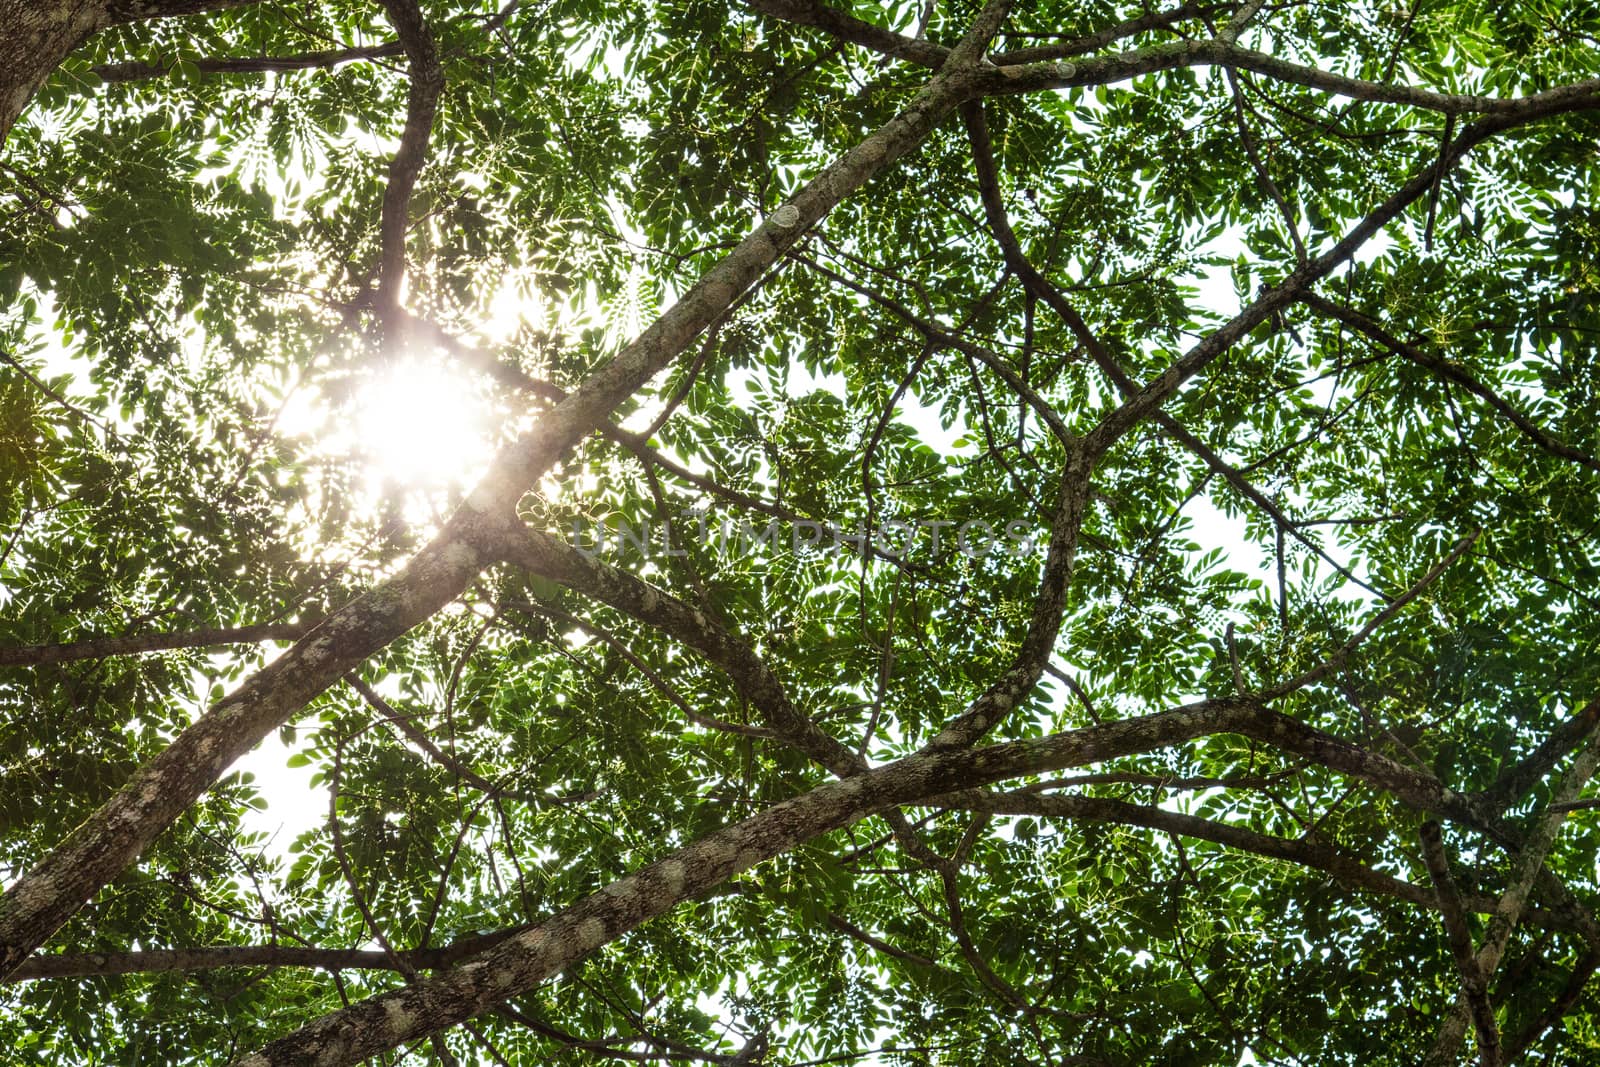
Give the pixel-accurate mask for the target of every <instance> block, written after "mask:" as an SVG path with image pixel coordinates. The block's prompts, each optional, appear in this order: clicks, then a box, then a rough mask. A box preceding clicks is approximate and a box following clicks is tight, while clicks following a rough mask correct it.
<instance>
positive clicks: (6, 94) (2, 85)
mask: <svg viewBox="0 0 1600 1067" xmlns="http://www.w3.org/2000/svg"><path fill="white" fill-rule="evenodd" d="M253 2H255V0H0V145H4V144H5V140H6V135H7V134H9V133H10V132H11V127H12V126H14V125H16V121H17V118H18V116H20V115H21V114H22V111H23V109H24V108H25V107H27V106H28V101H29V100H31V99H33V94H34V93H36V92H38V91H39V87H40V86H41V85H43V84H44V83H45V79H47V78H48V77H50V74H51V72H52V71H54V70H55V69H56V68H57V67H59V66H60V65H61V61H62V60H64V59H66V58H67V56H68V55H69V54H71V52H72V50H73V49H74V48H77V47H78V46H79V45H80V44H82V43H83V42H84V41H86V40H88V39H89V38H90V37H91V36H92V35H94V34H95V33H97V32H99V31H100V30H103V29H105V28H106V27H108V26H115V25H119V24H121V23H126V22H137V21H140V20H142V19H152V18H166V17H169V16H174V15H192V14H197V13H199V12H203V11H216V10H220V9H222V8H229V7H243V6H244V5H246V4H249V3H253Z"/></svg>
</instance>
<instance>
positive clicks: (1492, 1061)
mask: <svg viewBox="0 0 1600 1067" xmlns="http://www.w3.org/2000/svg"><path fill="white" fill-rule="evenodd" d="M1419 833H1420V837H1421V839H1422V858H1423V860H1424V862H1425V863H1426V864H1427V868H1428V874H1429V876H1430V877H1431V878H1432V879H1433V885H1434V890H1435V892H1436V894H1437V895H1438V900H1439V914H1440V915H1441V916H1442V917H1443V919H1444V929H1445V934H1446V935H1447V937H1448V940H1449V942H1450V954H1451V955H1452V956H1453V957H1454V958H1455V961H1456V970H1457V972H1458V973H1459V975H1460V979H1461V995H1462V996H1463V997H1465V998H1466V1002H1467V1010H1468V1012H1469V1013H1470V1014H1471V1016H1472V1025H1473V1028H1474V1029H1475V1030H1476V1031H1477V1034H1478V1058H1479V1060H1480V1061H1481V1062H1482V1064H1483V1067H1498V1064H1499V1062H1500V1027H1499V1024H1498V1023H1496V1022H1495V1017H1494V1007H1493V1006H1492V1005H1491V1004H1490V1003H1489V986H1488V979H1487V976H1486V975H1485V974H1484V973H1483V968H1482V967H1480V966H1479V965H1478V958H1477V956H1476V955H1475V954H1474V953H1473V950H1472V932H1471V931H1470V930H1468V929H1467V917H1466V914H1465V912H1464V911H1463V910H1462V905H1461V894H1460V892H1459V891H1458V890H1457V889H1456V883H1455V878H1454V877H1453V876H1452V875H1451V874H1450V857H1449V854H1448V853H1447V852H1446V851H1445V845H1444V835H1443V833H1442V831H1441V830H1440V828H1439V824H1438V823H1436V822H1434V821H1432V820H1429V821H1428V822H1425V823H1423V824H1422V828H1421V830H1420V831H1419Z"/></svg>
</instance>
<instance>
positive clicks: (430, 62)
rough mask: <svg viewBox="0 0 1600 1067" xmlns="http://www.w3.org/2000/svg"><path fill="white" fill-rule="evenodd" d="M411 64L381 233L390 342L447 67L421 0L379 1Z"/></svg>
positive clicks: (381, 311)
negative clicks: (415, 199)
mask: <svg viewBox="0 0 1600 1067" xmlns="http://www.w3.org/2000/svg"><path fill="white" fill-rule="evenodd" d="M381 2H382V4H383V8H384V10H385V11H387V12H388V13H389V21H390V22H392V23H393V24H394V28H395V32H396V33H397V34H398V35H399V37H400V43H401V45H402V46H403V47H404V48H405V53H406V58H407V59H408V60H410V78H411V83H410V88H409V89H408V91H407V94H406V125H405V129H404V130H403V131H402V132H401V134H400V147H399V149H398V150H396V152H395V154H394V159H393V160H391V161H390V163H389V184H388V185H387V187H385V189H384V191H383V216H382V222H381V232H382V239H383V258H382V261H381V263H380V265H379V268H378V315H379V317H380V318H381V319H382V320H383V324H384V332H385V334H386V335H387V336H389V337H390V338H391V339H392V338H393V337H394V335H395V332H396V330H397V328H398V327H399V326H400V324H401V322H400V319H399V318H398V317H397V312H398V309H399V307H400V290H401V289H402V288H403V287H404V285H405V280H406V233H407V232H408V231H409V230H410V228H411V224H410V207H411V192H412V190H413V189H415V188H416V184H417V175H419V174H420V173H421V172H422V165H423V163H424V162H425V161H426V159H427V155H428V137H429V135H430V134H431V133H432V132H433V120H434V116H435V115H436V114H437V113H438V110H439V96H440V94H441V93H443V92H444V67H442V66H441V65H440V63H439V51H438V49H437V48H436V47H435V46H434V43H433V32H432V31H431V30H430V29H429V28H428V24H427V21H426V20H425V19H424V18H423V15H422V9H421V8H420V7H419V6H418V5H417V0H381Z"/></svg>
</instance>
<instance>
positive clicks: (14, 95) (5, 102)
mask: <svg viewBox="0 0 1600 1067" xmlns="http://www.w3.org/2000/svg"><path fill="white" fill-rule="evenodd" d="M106 8H107V5H106V0H49V2H45V3H39V2H38V0H0V144H4V143H5V139H6V135H7V134H9V133H10V132H11V127H12V126H13V125H14V124H15V123H16V121H17V116H19V115H21V114H22V109H23V108H25V107H27V106H28V101H29V100H31V99H33V94H34V93H36V92H38V91H39V86H41V85H43V84H44V81H45V79H46V78H48V77H50V72H51V71H53V70H55V69H56V67H58V66H60V65H61V61H62V60H63V59H66V58H67V55H68V53H70V52H71V51H72V50H73V49H74V48H76V47H78V45H80V44H82V43H83V42H84V41H85V40H86V39H87V38H88V37H89V35H90V34H92V33H94V32H95V31H96V30H99V29H102V28H103V27H105V26H106V25H107V24H108V22H109V15H108V14H107V10H106Z"/></svg>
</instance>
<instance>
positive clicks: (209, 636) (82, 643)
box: [0, 620, 317, 667]
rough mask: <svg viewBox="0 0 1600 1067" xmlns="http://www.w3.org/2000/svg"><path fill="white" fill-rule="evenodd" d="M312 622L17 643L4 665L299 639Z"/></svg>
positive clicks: (1, 651) (3, 653)
mask: <svg viewBox="0 0 1600 1067" xmlns="http://www.w3.org/2000/svg"><path fill="white" fill-rule="evenodd" d="M316 623H317V620H312V621H309V622H266V623H257V624H256V625H253V626H231V627H229V626H222V627H213V628H209V629H203V630H185V631H181V632H177V633H161V634H126V635H123V636H121V637H86V638H83V639H82V640H79V641H68V642H64V643H62V644H58V645H15V646H13V647H11V648H0V667H39V666H43V665H45V664H50V663H75V662H77V661H79V660H86V659H106V658H109V657H111V656H138V655H143V654H144V653H147V652H171V651H173V650H175V649H180V648H214V647H216V646H218V645H243V644H256V643H259V642H262V641H298V640H299V639H300V638H302V637H304V636H305V635H306V634H307V633H309V632H310V631H311V629H312V628H313V627H314V626H315V625H316Z"/></svg>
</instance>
